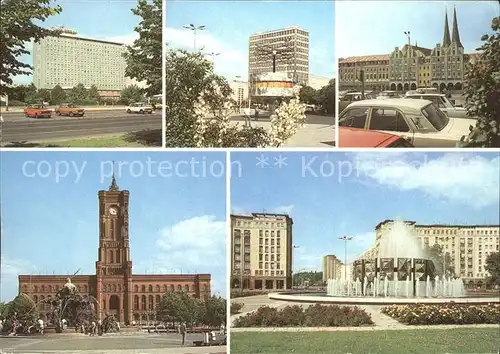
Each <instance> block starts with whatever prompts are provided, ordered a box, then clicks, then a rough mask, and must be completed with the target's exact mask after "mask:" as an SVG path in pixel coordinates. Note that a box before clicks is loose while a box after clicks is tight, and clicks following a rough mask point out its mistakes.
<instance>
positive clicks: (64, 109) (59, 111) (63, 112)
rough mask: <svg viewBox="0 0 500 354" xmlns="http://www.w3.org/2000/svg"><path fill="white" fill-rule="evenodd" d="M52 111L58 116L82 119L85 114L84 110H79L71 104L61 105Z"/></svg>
mask: <svg viewBox="0 0 500 354" xmlns="http://www.w3.org/2000/svg"><path fill="white" fill-rule="evenodd" d="M54 111H55V113H56V115H58V116H70V117H73V116H78V117H83V115H84V114H85V110H84V109H83V108H80V107H78V106H76V105H74V104H72V103H62V104H61V105H59V107H57V108H56V109H55V110H54Z"/></svg>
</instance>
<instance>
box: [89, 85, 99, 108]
mask: <svg viewBox="0 0 500 354" xmlns="http://www.w3.org/2000/svg"><path fill="white" fill-rule="evenodd" d="M100 102H101V95H99V90H98V89H97V86H96V85H92V86H90V89H89V90H88V92H87V103H89V104H99V103H100Z"/></svg>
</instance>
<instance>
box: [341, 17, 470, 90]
mask: <svg viewBox="0 0 500 354" xmlns="http://www.w3.org/2000/svg"><path fill="white" fill-rule="evenodd" d="M475 58H476V55H475V54H465V53H464V46H463V45H462V42H461V40H460V33H459V30H458V21H457V13H456V10H455V9H454V10H453V24H452V31H451V36H450V29H449V26H448V14H447V13H446V14H445V18H444V31H443V41H442V43H437V44H436V45H435V46H434V48H424V47H421V46H419V45H418V44H417V41H415V44H414V45H411V44H410V43H408V44H405V45H404V46H403V47H402V48H399V47H395V48H394V50H393V51H392V53H386V54H378V55H365V56H353V57H347V58H340V59H339V88H340V90H347V89H358V90H359V89H360V88H361V81H359V79H358V76H359V72H360V71H361V70H363V71H364V81H365V89H367V90H392V91H407V90H416V89H417V88H419V87H434V88H436V89H438V90H440V91H443V90H444V89H447V90H462V87H463V82H464V73H465V70H466V65H467V64H468V63H469V62H470V61H472V60H474V59H475Z"/></svg>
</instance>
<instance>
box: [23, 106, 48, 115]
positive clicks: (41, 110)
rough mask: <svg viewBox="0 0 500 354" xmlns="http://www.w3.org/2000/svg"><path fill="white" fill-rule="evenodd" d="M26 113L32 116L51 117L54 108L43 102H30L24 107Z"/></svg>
mask: <svg viewBox="0 0 500 354" xmlns="http://www.w3.org/2000/svg"><path fill="white" fill-rule="evenodd" d="M24 114H25V115H26V117H30V118H50V117H52V110H51V109H49V108H47V106H45V105H43V104H30V105H28V106H27V107H26V108H25V109H24Z"/></svg>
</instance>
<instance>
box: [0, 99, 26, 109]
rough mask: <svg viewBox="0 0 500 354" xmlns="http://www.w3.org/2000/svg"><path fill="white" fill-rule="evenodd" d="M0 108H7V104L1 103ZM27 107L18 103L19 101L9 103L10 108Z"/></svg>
mask: <svg viewBox="0 0 500 354" xmlns="http://www.w3.org/2000/svg"><path fill="white" fill-rule="evenodd" d="M0 106H2V107H5V102H4V101H1V102H0ZM24 106H26V103H24V102H21V101H17V100H10V101H9V107H24Z"/></svg>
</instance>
